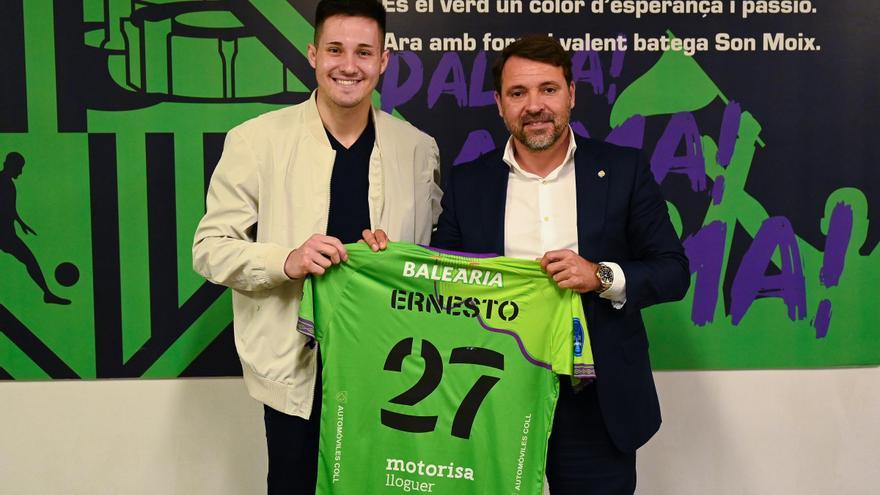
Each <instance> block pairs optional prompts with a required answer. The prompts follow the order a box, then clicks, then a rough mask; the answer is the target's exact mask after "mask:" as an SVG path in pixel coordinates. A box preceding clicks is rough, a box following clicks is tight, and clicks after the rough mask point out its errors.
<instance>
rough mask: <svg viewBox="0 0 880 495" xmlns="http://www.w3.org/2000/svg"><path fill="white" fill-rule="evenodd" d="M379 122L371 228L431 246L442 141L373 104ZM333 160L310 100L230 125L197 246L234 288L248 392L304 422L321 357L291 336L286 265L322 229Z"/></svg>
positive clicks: (213, 275) (208, 266) (291, 297)
mask: <svg viewBox="0 0 880 495" xmlns="http://www.w3.org/2000/svg"><path fill="white" fill-rule="evenodd" d="M373 122H374V123H375V128H376V142H375V144H374V146H373V153H372V155H371V156H370V170H369V181H370V186H369V207H370V227H371V228H372V229H374V230H375V229H379V228H381V229H383V230H385V232H386V233H388V236H389V238H391V239H393V240H401V241H411V242H417V243H422V244H427V243H428V242H429V241H430V237H431V229H432V226H433V225H434V224H436V222H437V218H438V216H439V215H440V196H441V191H440V187H439V181H440V164H439V152H438V149H437V144H436V142H435V141H434V139H432V138H431V137H430V136H428V135H427V134H425V133H423V132H421V131H419V130H418V129H416V128H415V127H413V126H412V125H410V124H408V123H406V122H404V121H402V120H399V119H396V118H394V117H392V116H390V115H388V114H387V113H384V112H381V111H378V110H376V109H373ZM335 156H336V154H335V152H334V151H333V149H332V148H331V147H330V142H329V140H328V139H327V135H326V133H325V131H324V126H323V124H322V122H321V119H320V117H319V115H318V108H317V106H316V103H315V93H312V96H311V98H310V99H309V100H308V101H306V102H303V103H301V104H298V105H294V106H291V107H287V108H283V109H281V110H276V111H273V112H269V113H267V114H264V115H261V116H259V117H256V118H254V119H251V120H249V121H247V122H245V123H243V124H241V125H239V126H237V127H235V128H234V129H232V130H231V131H229V133H228V134H227V135H226V142H225V144H224V147H223V154H222V156H221V157H220V161H219V163H218V164H217V167H216V169H215V170H214V175H213V176H212V177H211V183H210V186H209V188H208V197H207V210H206V213H205V216H204V217H203V218H202V220H201V222H199V226H198V228H197V230H196V233H195V239H194V241H193V268H194V269H195V270H196V271H197V272H198V273H200V274H201V275H202V276H204V277H205V278H207V279H208V280H210V281H211V282H213V283H215V284H222V285H225V286H228V287H230V288H231V289H232V291H233V294H232V308H233V313H234V328H235V346H236V349H237V350H238V356H239V358H240V359H241V364H242V373H243V375H244V381H245V384H246V385H247V389H248V392H249V393H250V395H251V396H252V397H253V398H255V399H257V400H258V401H260V402H263V403H264V404H267V405H268V406H270V407H272V408H273V409H276V410H278V411H282V412H284V413H287V414H291V415H295V416H300V417H303V418H308V417H309V415H310V414H311V406H312V399H313V391H314V383H315V369H316V363H315V358H316V354H317V353H316V352H314V351H313V350H312V349H310V348H309V347H308V346H307V343H308V339H307V338H306V337H305V336H303V335H302V334H300V333H299V332H297V331H296V319H297V315H298V312H299V304H300V300H301V298H302V281H301V280H290V279H289V278H288V277H287V275H285V273H284V261H285V260H286V259H287V255H288V254H289V253H290V251H291V250H293V249H294V248H296V247H299V246H300V245H301V244H302V243H303V242H305V241H306V240H307V239H308V238H309V237H310V236H311V235H312V234H314V233H326V229H327V220H328V214H329V208H330V175H331V171H332V168H333V162H334V159H335Z"/></svg>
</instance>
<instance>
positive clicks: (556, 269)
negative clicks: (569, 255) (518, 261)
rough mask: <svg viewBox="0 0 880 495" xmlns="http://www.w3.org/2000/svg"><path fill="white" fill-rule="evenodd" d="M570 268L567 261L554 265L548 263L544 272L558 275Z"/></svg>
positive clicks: (555, 262) (554, 263)
mask: <svg viewBox="0 0 880 495" xmlns="http://www.w3.org/2000/svg"><path fill="white" fill-rule="evenodd" d="M566 268H568V263H566V262H565V261H554V262H553V263H548V264H547V268H546V269H545V270H544V271H545V272H547V274H548V275H556V274H557V273H559V272H561V271H562V270H565V269H566Z"/></svg>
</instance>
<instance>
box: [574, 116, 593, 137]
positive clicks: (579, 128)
mask: <svg viewBox="0 0 880 495" xmlns="http://www.w3.org/2000/svg"><path fill="white" fill-rule="evenodd" d="M570 125H571V130H572V131H573V132H574V133H575V134H577V135H578V136H580V137H582V138H588V137H590V131H588V130H587V126H585V125H584V123H583V122H581V121H579V120H572V121H571V122H570Z"/></svg>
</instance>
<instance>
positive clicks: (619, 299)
mask: <svg viewBox="0 0 880 495" xmlns="http://www.w3.org/2000/svg"><path fill="white" fill-rule="evenodd" d="M568 132H569V140H568V151H567V152H566V154H565V159H564V160H563V161H562V163H561V164H559V166H558V167H556V168H555V169H553V171H552V172H550V173H549V174H547V176H546V177H540V176H538V175H535V174H533V173H531V172H526V171H525V170H523V168H522V167H521V166H520V165H519V163H517V161H516V158H515V157H514V154H513V150H514V148H513V143H512V140H513V138H512V137H511V138H510V139H509V140H508V141H507V145H506V146H505V147H504V158H503V159H504V163H506V164H507V165H508V166H509V167H510V173H509V175H508V180H507V205H506V208H505V210H504V254H505V255H506V256H510V257H513V258H525V259H540V258H541V257H543V256H544V253H546V252H547V251H553V250H556V249H571V250H572V251H574V252H575V253H577V252H578V235H577V215H578V211H577V185H576V183H575V175H574V174H575V170H574V151H575V149H577V145H576V144H575V141H574V133H573V132H572V131H571V128H569V130H568ZM585 213H586V214H589V212H585ZM603 263H605V264H606V265H608V266H609V267H610V268H611V270H612V271H613V272H614V283H613V284H611V287H610V288H609V289H608V290H606V291H604V292H602V293H601V294H599V297H602V298H605V299H608V300H610V301H611V302H612V305H613V306H614V307H615V308H617V309H620V308H621V307H623V304H624V303H625V302H626V278H625V276H624V274H623V270H622V269H621V268H620V265H618V264H617V263H611V262H607V261H606V262H603Z"/></svg>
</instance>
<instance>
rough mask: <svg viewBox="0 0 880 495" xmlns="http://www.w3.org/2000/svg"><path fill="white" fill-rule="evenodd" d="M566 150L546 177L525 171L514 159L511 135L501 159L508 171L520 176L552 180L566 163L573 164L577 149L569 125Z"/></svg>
mask: <svg viewBox="0 0 880 495" xmlns="http://www.w3.org/2000/svg"><path fill="white" fill-rule="evenodd" d="M568 138H569V139H568V150H567V151H566V152H565V158H564V159H563V160H562V163H560V164H559V166H558V167H556V168H555V169H553V171H552V172H550V173H549V174H547V177H540V176H538V175H535V174H533V173H531V172H526V171H525V170H523V168H522V167H521V166H520V165H519V163H518V162H517V161H516V158H515V157H514V156H513V136H510V139H508V140H507V144H506V145H505V146H504V156H503V157H502V159H503V160H504V163H506V164H507V166H508V167H510V171H511V172H513V173H514V174H517V175H520V176H522V177H525V178H528V179H536V180H544V181H548V180H553V179H555V178H556V176H557V175H559V171H560V170H562V169H563V168H564V167H566V166H568V165H573V164H574V152H575V150H576V149H577V143H575V142H574V131H572V129H571V126H568Z"/></svg>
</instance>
